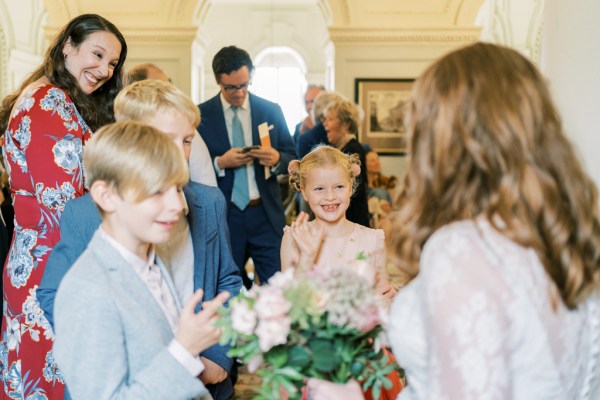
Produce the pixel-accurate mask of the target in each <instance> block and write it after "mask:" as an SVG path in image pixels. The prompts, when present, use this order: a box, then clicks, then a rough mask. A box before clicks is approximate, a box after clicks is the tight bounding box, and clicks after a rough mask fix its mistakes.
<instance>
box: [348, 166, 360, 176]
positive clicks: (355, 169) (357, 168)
mask: <svg viewBox="0 0 600 400" xmlns="http://www.w3.org/2000/svg"><path fill="white" fill-rule="evenodd" d="M350 169H351V170H352V175H354V176H359V175H360V165H358V164H354V163H352V165H351V166H350Z"/></svg>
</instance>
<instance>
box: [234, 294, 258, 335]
mask: <svg viewBox="0 0 600 400" xmlns="http://www.w3.org/2000/svg"><path fill="white" fill-rule="evenodd" d="M232 307H233V308H232V310H231V326H232V327H233V329H234V330H235V331H236V332H238V333H241V334H244V335H252V333H253V332H254V328H255V327H256V319H257V318H256V313H255V312H254V311H253V310H251V309H250V308H249V307H248V303H246V302H245V301H240V302H239V303H237V304H235V305H234V306H232Z"/></svg>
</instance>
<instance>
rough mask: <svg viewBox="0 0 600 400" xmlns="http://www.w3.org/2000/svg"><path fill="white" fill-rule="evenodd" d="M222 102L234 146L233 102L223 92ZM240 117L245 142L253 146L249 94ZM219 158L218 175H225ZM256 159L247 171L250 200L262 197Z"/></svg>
mask: <svg viewBox="0 0 600 400" xmlns="http://www.w3.org/2000/svg"><path fill="white" fill-rule="evenodd" d="M221 103H222V104H223V115H225V126H226V127H227V136H228V137H229V143H230V144H231V145H232V146H233V137H232V135H233V134H232V120H233V110H232V109H231V104H229V103H228V102H227V100H225V97H223V94H222V93H221ZM237 115H238V118H239V120H240V122H241V123H242V128H243V129H244V142H245V143H246V146H252V118H251V114H250V100H249V99H248V96H246V99H245V100H244V103H243V104H242V105H241V106H240V107H238V111H237ZM217 158H218V157H215V160H214V167H215V171H216V173H217V176H219V177H223V176H225V170H222V169H220V168H219V166H218V165H217ZM253 167H254V161H251V162H249V163H248V168H246V171H247V172H248V193H249V194H250V200H256V199H258V198H259V197H260V193H259V192H258V185H257V184H256V176H255V172H254V168H253Z"/></svg>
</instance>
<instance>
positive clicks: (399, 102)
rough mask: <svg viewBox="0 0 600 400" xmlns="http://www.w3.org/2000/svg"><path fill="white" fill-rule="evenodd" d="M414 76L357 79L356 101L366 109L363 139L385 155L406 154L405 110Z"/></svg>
mask: <svg viewBox="0 0 600 400" xmlns="http://www.w3.org/2000/svg"><path fill="white" fill-rule="evenodd" d="M413 83H414V79H371V78H357V79H356V80H355V81H354V96H355V101H356V103H357V104H358V105H359V106H360V107H361V108H362V109H363V111H364V113H365V114H364V118H363V123H362V126H361V127H360V129H359V138H358V139H359V141H360V142H361V143H362V144H368V145H370V146H371V148H372V149H373V150H375V151H376V152H378V153H380V154H383V155H403V154H406V150H407V149H406V147H407V145H408V143H407V140H406V133H405V132H404V109H405V104H406V101H407V100H408V98H409V97H410V92H411V90H412V85H413Z"/></svg>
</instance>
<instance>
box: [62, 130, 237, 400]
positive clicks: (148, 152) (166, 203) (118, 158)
mask: <svg viewBox="0 0 600 400" xmlns="http://www.w3.org/2000/svg"><path fill="white" fill-rule="evenodd" d="M156 160H160V163H157V162H156ZM84 167H85V171H86V178H87V183H88V185H89V186H90V193H91V195H92V198H93V199H94V202H95V203H96V205H97V206H98V208H99V210H100V213H101V214H102V225H101V226H100V228H99V229H98V231H96V233H95V234H94V237H93V239H92V241H91V242H90V243H89V245H88V248H87V249H86V251H85V252H84V253H83V254H82V255H81V257H80V258H79V259H78V260H77V261H76V262H75V264H74V265H73V267H72V268H71V269H70V270H69V272H68V273H67V275H66V276H65V277H64V279H63V280H62V282H61V284H60V287H59V289H58V293H57V296H56V303H55V333H56V340H55V343H54V349H53V351H54V355H55V358H56V361H57V364H58V366H59V368H60V369H61V371H62V373H63V376H64V378H65V383H66V385H67V386H68V388H69V393H70V395H71V397H72V398H73V399H75V400H77V399H92V398H93V399H98V400H102V399H145V400H146V399H157V400H162V399H172V400H176V399H181V400H187V399H193V398H210V395H209V394H208V391H207V390H206V388H205V387H204V385H203V384H202V382H201V381H200V380H199V379H198V378H197V376H198V375H199V374H200V373H201V372H202V370H203V368H204V366H203V364H202V362H201V361H200V359H199V357H197V354H199V353H200V352H201V351H203V350H204V349H206V348H208V347H209V346H211V345H213V344H214V343H216V341H217V340H218V336H219V331H218V330H217V329H215V328H213V323H214V322H215V319H216V318H217V316H216V310H217V308H218V307H220V306H221V305H222V304H223V303H224V302H225V300H226V299H227V298H228V297H229V295H228V293H227V292H224V293H221V294H219V295H218V296H217V297H216V298H215V299H214V300H212V301H208V302H204V303H203V310H202V311H201V312H199V313H195V312H194V307H195V306H196V304H197V303H198V302H199V301H200V299H201V298H202V291H201V290H198V291H197V292H196V293H195V294H194V296H193V297H192V298H191V299H190V300H189V301H188V303H187V304H186V305H185V306H183V307H181V305H180V304H179V300H178V296H177V295H176V293H175V289H174V285H173V282H172V280H171V278H170V276H169V274H168V273H167V271H166V269H165V268H164V265H163V264H162V263H161V261H160V260H159V259H154V248H153V244H156V243H162V242H164V241H166V240H167V239H168V237H169V233H170V230H171V228H172V227H173V226H174V224H175V222H176V221H177V220H178V219H179V216H180V214H181V212H182V210H183V202H182V193H181V187H182V186H183V185H185V184H186V183H187V182H188V180H189V176H188V169H187V165H186V162H185V160H184V158H183V155H182V154H181V151H180V150H179V149H178V148H177V146H176V145H175V144H174V143H173V141H172V140H171V139H170V138H169V137H168V136H166V135H165V134H163V133H161V132H160V131H158V130H156V129H155V128H152V127H150V126H147V125H144V124H142V123H140V122H134V121H125V122H118V123H116V124H112V125H109V126H107V127H104V128H102V129H101V130H100V131H98V132H97V133H96V135H95V136H94V138H93V139H91V140H90V142H89V143H88V145H87V146H86V148H85V150H84Z"/></svg>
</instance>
